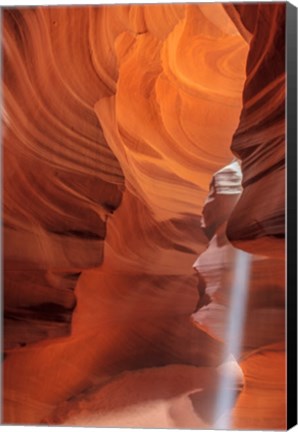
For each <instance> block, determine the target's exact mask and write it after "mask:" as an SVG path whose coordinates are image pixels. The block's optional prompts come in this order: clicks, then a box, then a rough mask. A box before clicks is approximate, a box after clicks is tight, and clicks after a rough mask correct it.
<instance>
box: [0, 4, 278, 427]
mask: <svg viewBox="0 0 298 432" xmlns="http://www.w3.org/2000/svg"><path fill="white" fill-rule="evenodd" d="M284 7H285V6H284V5H283V4H276V5H271V4H255V5H233V4H230V5H226V6H225V7H224V6H223V5H221V4H219V3H218V4H163V5H162V4H160V5H132V6H129V5H118V6H99V7H93V6H90V7H51V8H48V7H37V8H35V7H32V8H22V9H21V8H20V9H17V8H14V9H6V10H4V14H3V99H4V114H3V156H4V215H3V218H4V270H5V275H4V276H5V286H4V316H5V326H4V351H5V361H4V366H3V368H4V421H5V423H15V424H30V423H33V424H39V423H41V422H46V423H48V424H52V423H56V424H57V423H58V424H76V425H81V426H84V425H97V426H105V425H108V426H138V427H145V426H147V427H148V426H150V427H195V428H200V427H210V426H212V425H213V424H214V420H215V419H214V403H215V402H214V401H215V400H216V395H217V391H218V386H219V381H220V372H219V371H220V370H222V369H219V368H218V366H219V365H220V364H221V363H222V362H223V359H224V354H225V344H226V340H225V338H219V339H220V340H218V338H216V339H214V337H213V336H214V334H211V333H210V331H208V329H206V328H204V329H202V328H201V329H200V328H197V327H196V326H194V325H193V323H192V320H191V315H192V313H193V312H194V311H195V310H196V305H197V304H198V301H199V300H200V295H201V293H200V292H199V293H198V290H197V277H196V275H195V274H194V272H193V269H192V265H193V263H194V261H195V260H196V258H197V257H198V255H201V257H203V253H204V254H205V257H206V256H207V258H208V254H209V255H210V254H211V255H210V256H209V258H208V259H207V263H208V260H209V261H210V264H211V266H210V268H211V276H212V275H213V276H214V275H215V274H216V272H219V273H220V278H221V277H223V276H224V271H225V270H224V269H223V268H222V266H220V265H219V266H217V261H216V259H214V256H212V254H213V253H215V254H216V253H217V252H218V250H217V249H216V247H215V248H212V247H211V243H212V242H211V243H210V245H209V246H208V238H207V236H206V235H205V233H206V232H207V231H206V229H203V228H202V226H201V225H202V224H201V215H202V213H203V208H204V201H205V199H206V197H207V195H208V191H209V183H210V180H211V179H212V176H213V175H214V173H215V172H217V171H218V170H220V169H221V168H223V167H224V166H226V165H227V164H228V163H230V162H231V160H232V159H233V157H234V155H236V156H237V157H238V158H239V159H240V160H241V170H242V172H243V179H244V182H243V187H244V189H243V193H242V194H241V197H240V198H239V200H238V201H237V203H236V205H235V200H232V201H233V202H228V201H227V200H226V198H224V199H221V198H219V201H217V203H220V205H218V207H215V209H214V210H212V211H211V216H212V217H213V221H214V226H213V227H212V230H211V231H212V234H213V235H214V234H215V233H217V234H219V232H220V233H221V239H222V240H223V242H224V244H225V245H227V247H228V249H229V250H231V251H232V250H236V249H235V248H238V247H240V248H242V249H244V250H245V251H246V252H248V253H249V254H251V255H253V256H254V257H255V258H254V265H253V267H252V273H251V275H250V284H249V293H248V294H249V295H248V303H247V310H248V311H249V313H248V315H247V317H248V318H247V323H246V325H245V331H244V345H243V347H242V351H241V356H243V354H244V353H245V354H246V355H249V354H251V351H252V350H255V349H256V348H258V349H260V350H262V349H264V346H265V345H268V344H271V343H275V342H280V341H283V338H284V335H283V331H284V329H283V313H284V294H283V289H284V285H283V274H284V251H283V239H282V236H283V235H284V226H283V214H284V179H283V169H284V166H283V164H282V160H283V156H284V132H283V128H284V111H283V104H284V59H283V51H282V50H283V49H284V39H283V37H284V15H283V11H284ZM273 65H274V66H273ZM239 119H240V123H239ZM231 143H232V147H231V148H232V151H233V152H234V154H233V153H232V151H231V149H230V146H231ZM237 199H238V196H237ZM234 206H235V207H234ZM204 209H205V212H206V206H205V208H204ZM232 210H233V211H232ZM231 211H232V214H231V216H230V213H231ZM205 217H206V214H204V218H205ZM226 225H227V227H228V228H227V233H226V232H225V227H226ZM207 234H208V233H207ZM209 234H210V233H209ZM209 234H208V235H209ZM228 239H229V240H231V241H232V244H233V246H232V245H231V244H230V243H229V240H228ZM218 246H219V249H220V247H222V246H223V244H219V245H218ZM212 251H213V252H212ZM220 253H221V251H220V252H219V255H220ZM206 254H207V255H206ZM256 254H257V255H256ZM259 255H262V257H263V256H265V257H266V258H262V257H259V258H258V256H259ZM272 255H274V256H272ZM210 268H209V270H210ZM264 281H266V283H264ZM228 285H229V284H228V283H226V284H222V285H221V284H220V290H221V291H220V292H221V293H223V294H221V296H220V295H219V292H218V291H217V300H216V301H217V302H218V301H219V302H222V301H223V299H224V297H225V296H226V297H227V298H228V297H229V290H228V291H227V290H226V288H228ZM227 293H228V294H227ZM219 298H220V300H218V299H219ZM226 303H227V306H228V304H229V302H226ZM252 317H253V318H252ZM211 318H212V316H211ZM250 318H251V319H252V323H251V322H250ZM211 324H212V323H211ZM223 326H224V324H223ZM268 328H269V331H268ZM206 330H207V332H206ZM270 353H271V351H270ZM251 355H253V354H251ZM241 358H242V357H241ZM241 358H240V359H239V361H240V365H241V366H242V369H243V373H244V377H246V375H248V376H249V377H250V374H252V375H253V376H252V377H250V378H249V380H248V381H247V383H248V384H245V387H244V389H243V391H242V393H241V396H240V397H239V398H238V400H237V402H236V404H235V407H234V410H233V412H232V420H233V425H239V424H240V425H243V427H246V425H248V426H247V427H252V428H253V427H254V426H251V423H249V422H247V423H246V419H247V416H248V415H249V414H248V413H249V412H250V411H251V409H253V406H254V405H253V401H255V400H256V399H255V395H262V398H261V399H260V397H259V399H258V400H259V401H260V400H262V401H264V404H263V405H262V403H263V402H259V403H260V405H259V407H260V408H259V411H257V412H256V417H255V419H256V423H255V424H256V427H257V426H259V425H260V424H261V425H262V428H278V427H280V425H281V424H283V421H284V407H283V406H282V404H279V401H280V400H281V398H282V397H283V395H284V390H283V382H284V374H282V373H281V375H280V377H279V379H278V382H277V381H275V377H274V370H273V371H272V374H271V372H269V371H268V368H267V364H266V362H262V361H261V360H260V358H261V357H260V356H259V355H258V356H257V357H256V362H257V363H258V366H257V368H255V366H254V364H253V366H252V367H251V362H250V360H243V363H242V360H241ZM268 358H270V359H271V358H272V362H273V363H274V362H275V361H276V362H277V363H278V364H282V359H283V358H284V350H283V348H279V351H278V354H276V353H274V354H273V355H271V354H270V355H269V357H268ZM247 359H254V357H247ZM269 361H270V360H269ZM252 362H254V360H252ZM274 364H275V363H274ZM262 368H264V369H265V368H267V372H268V376H267V375H266V377H265V376H264V380H263V381H264V382H265V381H266V383H265V384H264V382H263V381H262V380H260V379H259V376H260V373H261V371H262ZM256 369H257V371H256ZM251 371H252V372H251ZM270 379H271V380H272V382H273V383H275V382H276V386H274V384H273V385H272V386H268V382H269V381H270ZM128 389H130V390H129V392H128ZM269 394H270V396H269ZM268 401H271V402H272V406H274V407H278V406H279V407H280V408H276V409H274V411H271V414H272V416H271V420H270V421H269V417H268V416H267V415H264V412H265V411H266V410H267V407H268ZM135 404H138V410H137V411H135V410H134V407H135ZM132 410H133V411H134V412H135V413H136V415H135V416H132ZM153 412H154V413H155V415H154V416H153V415H152V413H153ZM115 413H116V414H115ZM271 414H270V415H271ZM273 414H274V415H273ZM227 415H231V412H230V411H229V412H228V413H227ZM261 419H267V420H268V424H267V423H266V421H267V420H266V421H263V422H262V420H261ZM236 427H237V426H236ZM241 427H242V426H241Z"/></svg>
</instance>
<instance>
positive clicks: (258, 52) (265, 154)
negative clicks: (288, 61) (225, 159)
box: [228, 4, 286, 259]
mask: <svg viewBox="0 0 298 432" xmlns="http://www.w3.org/2000/svg"><path fill="white" fill-rule="evenodd" d="M251 7H252V6H251V5H245V6H242V8H241V9H240V10H239V8H238V20H239V19H240V20H243V16H245V15H246V14H247V15H249V11H250V10H251ZM254 7H255V6H254ZM285 8H286V5H285V4H275V5H269V4H259V5H258V7H257V16H256V21H255V24H254V25H253V27H254V34H253V38H252V39H251V42H250V52H249V55H248V58H247V67H246V75H247V78H246V81H245V85H244V90H243V109H242V112H241V117H240V123H239V126H238V128H237V130H236V132H235V134H234V136H233V141H232V147H231V148H232V151H233V152H234V154H236V155H237V157H239V158H240V159H241V167H242V172H243V187H244V190H243V194H242V196H241V199H240V200H239V202H238V204H237V206H236V208H235V210H234V212H233V215H232V216H231V218H230V221H229V225H228V237H229V239H230V240H231V241H232V242H233V243H234V244H235V245H236V246H238V247H241V248H243V249H245V250H247V251H249V252H254V253H256V252H257V253H260V254H263V255H274V256H276V257H279V258H281V259H284V256H285V250H284V237H285V149H286V147H285V46H286V45H285ZM236 19H237V18H236ZM246 25H248V24H246ZM250 26H252V24H250ZM247 209H249V212H247Z"/></svg>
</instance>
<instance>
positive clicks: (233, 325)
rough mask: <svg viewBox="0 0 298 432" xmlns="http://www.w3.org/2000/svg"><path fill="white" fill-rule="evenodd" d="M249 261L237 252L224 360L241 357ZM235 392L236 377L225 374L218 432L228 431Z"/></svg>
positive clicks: (218, 407)
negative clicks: (219, 431) (230, 356)
mask: <svg viewBox="0 0 298 432" xmlns="http://www.w3.org/2000/svg"><path fill="white" fill-rule="evenodd" d="M250 260H251V256H250V255H249V254H247V253H245V252H243V251H240V250H239V251H237V252H236V258H235V272H234V279H233V285H232V289H231V299H230V313H229V319H228V327H227V335H226V339H225V341H226V350H225V358H227V357H228V356H229V355H230V354H232V355H233V356H234V357H235V358H236V359H238V357H239V354H240V350H241V344H242V336H243V326H244V320H245V315H246V302H247V292H248V286H249V278H250ZM236 391H237V389H236V382H235V377H234V376H233V374H224V375H223V377H222V379H221V381H220V383H219V388H218V394H217V401H216V408H215V425H214V427H215V428H216V429H229V427H230V415H231V409H232V406H233V403H234V399H235V395H236ZM223 414H224V415H223Z"/></svg>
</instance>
